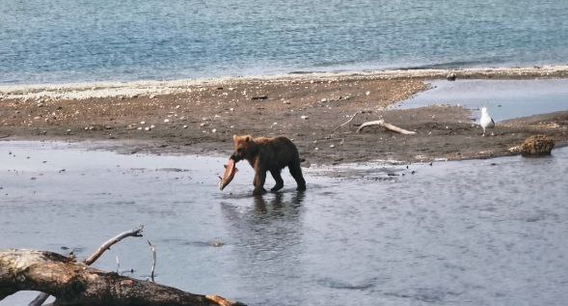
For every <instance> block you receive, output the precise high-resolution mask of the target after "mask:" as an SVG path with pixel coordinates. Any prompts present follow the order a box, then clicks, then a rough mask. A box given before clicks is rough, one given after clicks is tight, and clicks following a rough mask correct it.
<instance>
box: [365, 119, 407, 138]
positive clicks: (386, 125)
mask: <svg viewBox="0 0 568 306" xmlns="http://www.w3.org/2000/svg"><path fill="white" fill-rule="evenodd" d="M373 125H378V126H382V127H384V128H385V129H387V130H389V131H393V132H396V133H400V134H405V135H413V134H416V132H414V131H409V130H405V129H403V128H399V127H398V126H396V125H392V124H390V123H386V122H385V121H384V120H382V119H381V120H375V121H367V122H364V123H363V124H361V126H359V128H358V129H357V133H360V132H361V131H362V130H363V129H364V128H366V127H368V126H373Z"/></svg>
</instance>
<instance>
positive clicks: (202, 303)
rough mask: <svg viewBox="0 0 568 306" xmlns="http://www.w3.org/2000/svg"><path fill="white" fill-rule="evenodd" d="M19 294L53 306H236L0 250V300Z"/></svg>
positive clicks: (60, 260) (61, 259)
mask: <svg viewBox="0 0 568 306" xmlns="http://www.w3.org/2000/svg"><path fill="white" fill-rule="evenodd" d="M20 290H37V291H42V292H45V293H47V294H50V295H52V296H54V297H55V302H54V304H55V305H62V306H63V305H73V306H75V305H77V306H78V305H81V306H95V305H96V306H100V305H107V306H134V305H136V306H166V305H168V306H190V305H191V306H193V305H198V306H236V305H243V304H241V303H238V302H231V301H229V300H227V299H225V298H222V297H219V296H216V295H199V294H193V293H189V292H184V291H182V290H179V289H176V288H172V287H168V286H164V285H159V284H156V283H154V282H151V281H144V280H138V279H133V278H130V277H125V276H121V275H118V274H117V273H114V272H105V271H102V270H98V269H95V268H92V267H89V266H88V265H86V264H85V263H82V262H76V261H75V260H74V259H73V258H70V257H66V256H63V255H60V254H57V253H53V252H47V251H35V250H24V249H10V250H6V249H4V250H0V300H3V299H4V298H5V297H7V296H8V295H11V294H14V293H16V292H18V291H20Z"/></svg>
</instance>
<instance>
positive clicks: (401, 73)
mask: <svg viewBox="0 0 568 306" xmlns="http://www.w3.org/2000/svg"><path fill="white" fill-rule="evenodd" d="M449 75H454V76H455V77H456V78H457V79H531V78H566V77H568V65H566V66H564V65H555V66H538V67H537V66H532V67H511V68H464V69H404V70H400V69H398V70H376V71H357V72H338V73H302V74H298V73H296V74H286V75H272V76H250V77H241V78H237V77H224V78H212V79H211V78H203V79H180V80H168V81H156V80H153V81H133V82H87V83H67V84H29V85H0V98H3V99H39V98H51V99H88V98H105V97H116V96H124V97H133V96H139V95H159V94H176V93H183V92H185V91H187V90H188V89H191V88H194V87H200V86H208V85H215V84H226V85H235V86H236V85H239V84H243V83H244V84H246V83H248V82H262V81H265V82H285V81H306V80H307V81H329V80H338V79H360V80H364V79H421V80H434V79H441V78H446V77H448V76H449Z"/></svg>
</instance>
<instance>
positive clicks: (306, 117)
mask: <svg viewBox="0 0 568 306" xmlns="http://www.w3.org/2000/svg"><path fill="white" fill-rule="evenodd" d="M300 118H302V119H304V120H306V119H309V118H310V117H308V116H306V115H302V116H301V117H300Z"/></svg>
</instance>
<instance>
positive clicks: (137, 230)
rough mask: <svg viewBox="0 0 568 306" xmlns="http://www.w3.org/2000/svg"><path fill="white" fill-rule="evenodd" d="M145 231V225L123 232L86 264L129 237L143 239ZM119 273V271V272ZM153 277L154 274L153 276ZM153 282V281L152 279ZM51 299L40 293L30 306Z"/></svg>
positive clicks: (86, 261)
mask: <svg viewBox="0 0 568 306" xmlns="http://www.w3.org/2000/svg"><path fill="white" fill-rule="evenodd" d="M143 230H144V225H139V226H138V227H137V228H134V229H132V230H129V231H125V232H122V233H120V234H118V235H116V236H114V237H112V238H111V239H109V240H107V241H105V243H103V244H102V245H101V246H100V247H99V248H98V249H97V250H96V251H95V252H94V253H93V254H92V255H91V256H89V258H87V259H85V261H84V262H85V264H86V265H88V266H90V265H92V264H93V263H94V262H95V261H97V259H99V257H101V255H103V253H104V252H106V251H107V250H108V249H110V247H111V246H113V245H115V244H116V243H118V242H120V241H121V240H122V239H124V238H127V237H142V231H143ZM117 272H118V271H117ZM152 275H153V274H152ZM152 280H153V279H152ZM48 298H49V294H47V293H45V292H42V293H40V294H39V295H38V296H37V297H36V298H35V299H34V300H33V301H31V302H30V303H29V304H28V306H41V305H43V303H45V301H46V300H47V299H48Z"/></svg>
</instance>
